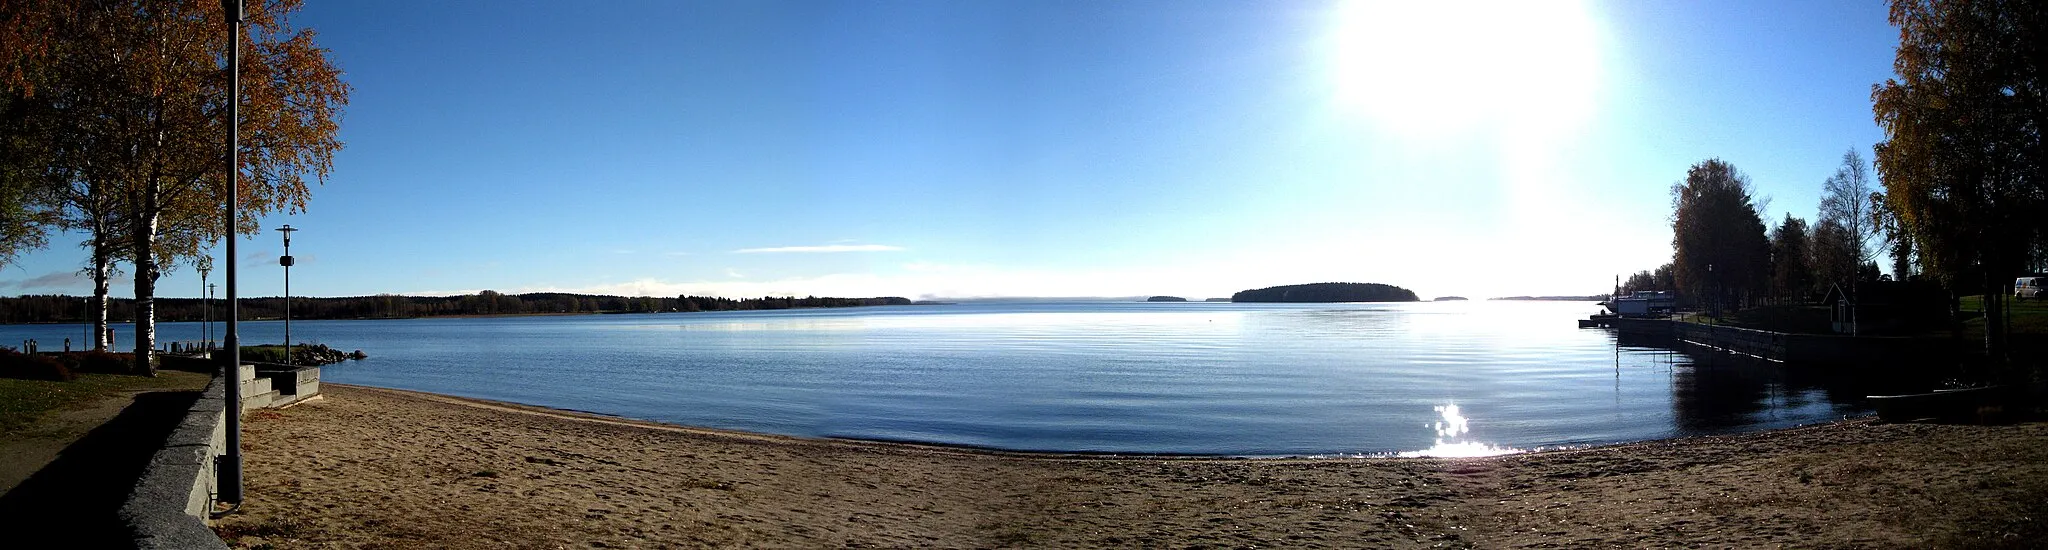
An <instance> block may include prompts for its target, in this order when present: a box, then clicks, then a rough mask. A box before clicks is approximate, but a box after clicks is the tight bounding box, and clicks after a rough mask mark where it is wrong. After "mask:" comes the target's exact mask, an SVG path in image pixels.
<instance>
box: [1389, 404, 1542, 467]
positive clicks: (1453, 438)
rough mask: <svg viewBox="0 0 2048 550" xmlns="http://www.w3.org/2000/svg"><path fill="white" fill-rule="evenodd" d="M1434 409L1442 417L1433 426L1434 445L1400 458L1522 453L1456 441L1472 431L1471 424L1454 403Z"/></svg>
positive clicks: (1405, 454)
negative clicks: (1434, 431)
mask: <svg viewBox="0 0 2048 550" xmlns="http://www.w3.org/2000/svg"><path fill="white" fill-rule="evenodd" d="M1435 408H1436V413H1437V414H1438V415H1440V416H1442V417H1443V418H1442V419H1441V420H1438V421H1437V422H1436V424H1435V425H1434V427H1435V428H1436V445H1434V446H1431V447H1430V448H1427V449H1423V450H1420V451H1409V452H1405V453H1401V456H1405V457H1425V456H1429V457H1442V458H1469V457H1481V456H1500V455H1505V454H1514V453H1519V452H1522V450H1521V449H1514V448H1508V447H1495V446H1492V445H1487V444H1485V443H1480V442H1477V441H1458V439H1459V438H1462V437H1464V436H1465V433H1466V432H1469V431H1472V425H1471V422H1470V421H1469V420H1467V419H1466V418H1465V414H1464V413H1463V412H1461V411H1459V410H1458V405H1457V404H1456V403H1448V404H1443V405H1437V406H1436V407H1435Z"/></svg>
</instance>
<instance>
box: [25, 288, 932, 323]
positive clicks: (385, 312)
mask: <svg viewBox="0 0 2048 550" xmlns="http://www.w3.org/2000/svg"><path fill="white" fill-rule="evenodd" d="M108 301H109V302H110V304H109V306H108V312H107V317H108V318H109V319H112V320H114V321H115V322H123V323H125V322H132V321H133V320H134V319H135V301H134V300H129V299H120V298H116V299H110V300H108ZM910 303H911V302H910V299H908V298H896V297H884V298H821V297H817V296H806V297H803V298H779V297H773V296H766V297H761V298H742V299H733V298H719V297H715V296H677V297H674V298H657V297H627V296H597V295H590V294H564V293H558V292H535V293H529V294H501V293H498V292H495V291H489V290H486V291H483V292H479V293H476V294H468V295H462V296H400V295H396V294H379V295H376V296H354V297H344V298H292V318H294V319H404V318H413V317H436V316H444V315H533V314H548V313H555V314H562V313H653V312H661V311H735V310H754V309H797V308H815V307H855V306H883V305H910ZM87 311H88V308H87V307H86V298H83V297H78V296H62V295H33V296H18V297H13V298H0V323H79V322H84V321H85V320H86V319H87V313H86V312H87ZM209 315H210V317H211V318H212V319H213V320H216V321H218V320H221V319H223V318H225V317H226V316H227V305H226V304H225V303H223V302H222V301H221V300H219V299H215V300H213V301H212V311H211V313H209V312H208V308H207V304H206V301H205V300H201V299H198V298H157V299H156V318H157V320H158V321H200V320H204V319H207V318H208V317H209ZM242 318H243V319H281V318H284V299H283V298H277V297H269V298H243V299H242Z"/></svg>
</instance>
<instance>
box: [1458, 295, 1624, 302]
mask: <svg viewBox="0 0 2048 550" xmlns="http://www.w3.org/2000/svg"><path fill="white" fill-rule="evenodd" d="M1439 299H1441V298H1439ZM1487 299H1488V300H1519V301H1528V302H1598V301H1601V300H1605V299H1607V295H1606V294H1588V295H1585V296H1507V297H1501V298H1487Z"/></svg>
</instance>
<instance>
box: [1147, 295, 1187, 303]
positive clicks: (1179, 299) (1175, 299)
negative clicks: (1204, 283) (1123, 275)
mask: <svg viewBox="0 0 2048 550" xmlns="http://www.w3.org/2000/svg"><path fill="white" fill-rule="evenodd" d="M1145 301H1147V302H1185V301H1188V299H1187V298H1182V297H1179V296H1153V297H1151V298H1146V299H1145Z"/></svg>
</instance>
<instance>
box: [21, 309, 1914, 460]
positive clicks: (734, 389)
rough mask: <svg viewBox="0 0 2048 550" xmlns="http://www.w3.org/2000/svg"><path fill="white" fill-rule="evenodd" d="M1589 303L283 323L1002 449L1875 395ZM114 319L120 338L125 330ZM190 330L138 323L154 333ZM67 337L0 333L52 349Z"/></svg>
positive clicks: (877, 433)
mask: <svg viewBox="0 0 2048 550" xmlns="http://www.w3.org/2000/svg"><path fill="white" fill-rule="evenodd" d="M1597 309H1598V308H1597V307H1596V306H1594V305H1592V304H1589V303H1583V302H1478V301H1475V302H1434V303H1432V302H1424V303H1404V304H1230V303H1110V302H1087V303H1057V304H1045V303H1040V304H961V305H938V306H892V307H869V308H851V309H812V310H794V311H749V312H715V313H665V314H639V315H584V316H565V317H514V318H483V319H414V320H379V321H300V322H295V323H293V327H292V332H293V335H294V336H295V337H298V338H299V339H301V340H302V341H307V342H320V343H325V344H328V345H330V346H333V347H335V348H339V349H342V350H355V349H361V350H363V351H365V352H366V353H368V354H369V355H370V358H369V359H367V360H363V361H352V362H347V363H342V364H338V365H333V366H329V367H327V369H326V371H325V372H324V374H323V377H324V378H325V379H326V380H328V381H331V382H341V383H348V384H362V385H369V386H381V387H390V388H403V389H411V390H421V391H429V392H436V393H444V394H450V395H459V396H467V397H477V398H484V399H496V400H503V401H513V402H519V403H527V404H533V405H542V406H548V407H557V408H564V409H575V410H583V411H591V412H598V413H604V414H612V415H618V416H625V417H631V418H640V419H647V420H655V421H661V422H669V423H676V424H686V425H693V426H709V427H717V428H729V429H738V430H749V431H759V432H770V433H780V434H790V435H798V436H812V437H843V438H858V439H877V440H904V441H921V442H936V443H945V444H954V445H969V446H978V447H991V448H1000V449H1018V450H1050V451H1099V452H1133V453H1196V454H1225V455H1254V456H1259V455H1332V454H1391V453H1411V454H1412V453H1417V452H1424V453H1427V454H1486V453H1489V452H1499V451H1501V450H1506V449H1534V448H1543V447H1558V446H1572V445H1586V444H1598V443H1613V442H1621V441H1632V440H1643V439H1656V438H1665V437H1673V436H1683V435H1696V434H1716V433H1730V432H1741V431H1752V430H1760V429H1769V428H1778V427H1787V426H1793V425H1798V424H1806V423H1813V422H1822V421H1829V420H1836V419H1840V418H1843V417H1845V416H1855V415H1862V414H1867V413H1868V409H1867V407H1866V405H1865V403H1863V401H1862V397H1863V396H1864V395H1869V394H1874V393H1885V392H1886V390H1887V389H1888V388H1881V387H1875V386H1873V385H1871V384H1872V383H1873V382H1871V381H1872V380H1874V379H1877V378H1878V377H1875V376H1869V375H1868V373H1858V372H1855V371H1856V369H1823V368H1817V367H1801V366H1790V367H1787V366H1782V365H1774V364H1767V363H1758V362H1753V361H1747V360H1740V359H1738V358H1734V357H1731V356H1726V355H1718V354H1705V353H1703V354H1698V355H1689V354H1687V353H1680V352H1676V351H1672V350H1669V349H1665V348H1662V347H1655V346H1653V345H1646V344H1655V342H1648V343H1642V342H1634V341H1630V340H1623V341H1617V340H1616V336H1615V335H1614V334H1613V333H1612V332H1609V331H1605V330H1597V329H1578V328H1576V326H1575V325H1574V323H1573V320H1574V319H1577V318H1583V317H1585V316H1586V315H1587V314H1590V313H1593V312H1594V311H1596V310H1597ZM117 328H118V329H119V330H120V331H122V332H121V334H120V335H119V339H120V341H119V343H120V344H122V345H132V343H133V340H132V338H133V336H132V333H130V332H128V331H129V330H130V329H131V328H132V327H130V326H129V325H118V326H117ZM201 330H202V329H201V327H200V324H199V323H164V324H160V325H159V331H160V332H161V333H162V334H163V338H164V339H167V340H196V339H198V338H199V335H200V332H201ZM215 330H216V331H218V330H219V325H218V324H216V325H215ZM242 330H243V340H244V341H245V342H276V341H278V340H279V339H280V338H281V333H282V332H283V326H282V324H281V323H278V322H247V323H243V329H242ZM82 335H83V331H82V330H81V328H80V327H79V326H78V325H12V326H0V345H8V346H16V345H19V344H20V342H21V341H22V340H24V339H28V338H37V339H39V340H40V342H41V345H42V348H43V349H45V350H52V349H61V346H62V341H63V339H64V338H66V337H70V338H74V339H79V338H82ZM74 341H76V340H74ZM1859 374H1861V375H1859ZM1460 428H1463V431H1461V430H1460Z"/></svg>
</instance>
